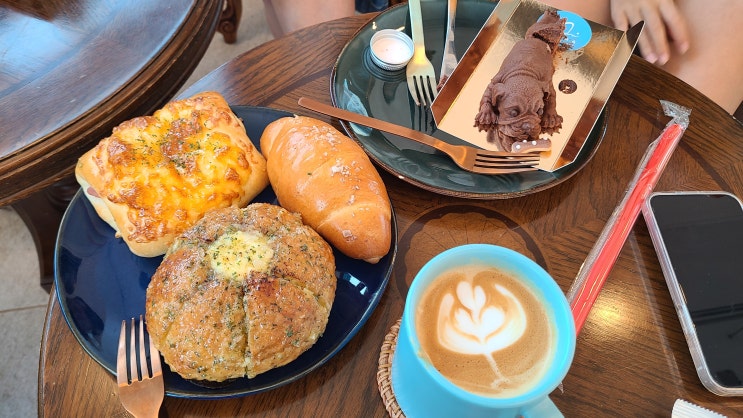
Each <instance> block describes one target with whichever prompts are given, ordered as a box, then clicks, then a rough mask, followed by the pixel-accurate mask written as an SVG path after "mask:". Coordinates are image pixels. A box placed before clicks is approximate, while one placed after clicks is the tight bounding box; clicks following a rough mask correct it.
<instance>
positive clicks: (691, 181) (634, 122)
mask: <svg viewBox="0 0 743 418" xmlns="http://www.w3.org/2000/svg"><path fill="white" fill-rule="evenodd" d="M371 17H372V15H361V16H355V17H351V18H347V19H341V20H336V21H332V22H329V23H327V24H322V25H320V26H314V27H311V28H307V29H304V30H301V31H298V32H296V33H293V34H291V35H289V36H287V37H284V38H281V39H278V40H274V41H271V42H268V43H266V44H264V45H262V46H260V47H258V48H256V49H253V50H251V51H248V52H246V53H245V54H243V55H241V56H239V57H237V58H235V59H234V60H232V61H230V62H229V63H227V64H225V65H224V66H222V67H220V68H218V69H217V70H215V71H214V72H212V73H210V74H209V75H207V76H206V77H204V78H203V79H202V80H200V81H198V82H197V83H196V84H194V85H193V86H192V87H191V88H189V90H188V91H186V92H184V93H183V95H184V96H187V95H191V94H194V93H196V92H199V91H203V90H216V91H219V92H221V93H222V94H223V95H224V96H225V97H226V99H227V101H228V102H229V103H230V104H233V105H254V106H267V107H273V108H278V109H283V110H289V111H294V112H296V113H299V114H305V115H311V116H314V117H317V118H319V119H323V120H327V121H330V122H331V123H333V124H335V125H336V126H337V127H339V128H340V125H339V123H338V121H337V120H331V119H330V118H326V117H323V116H320V115H318V114H313V113H312V112H309V111H307V110H305V109H302V108H300V107H299V106H298V105H297V99H298V98H299V97H301V96H307V97H312V98H315V99H317V100H321V101H324V102H326V103H330V97H329V85H330V76H331V72H332V68H333V65H334V64H335V60H336V58H337V57H338V55H339V53H340V51H341V49H342V48H343V47H344V45H345V44H346V42H347V41H348V40H349V39H350V38H351V37H352V36H353V35H354V33H355V32H356V31H357V30H358V29H359V28H360V27H361V26H362V25H363V24H364V23H366V22H367V21H368V20H369V19H370V18H371ZM659 99H664V100H669V101H672V102H675V103H678V104H680V105H683V106H686V107H689V108H691V109H692V113H691V121H690V126H689V128H688V130H687V132H686V133H685V135H684V137H683V139H682V142H681V144H680V145H679V147H678V149H677V150H676V152H675V154H674V156H673V158H672V159H671V161H670V163H669V165H668V167H667V169H666V172H665V173H664V174H663V176H662V177H661V180H660V183H659V185H658V187H657V188H656V189H657V190H727V191H730V192H732V193H735V194H737V195H738V196H743V126H741V124H740V123H739V122H737V121H736V120H735V119H733V118H731V117H730V115H728V114H727V113H725V112H724V111H723V110H722V109H720V108H719V107H717V106H716V105H714V104H713V103H712V102H711V101H710V100H708V99H706V98H705V97H703V96H702V95H701V94H699V93H698V92H696V91H695V90H694V89H692V88H691V87H689V86H688V85H686V84H684V83H683V82H681V81H679V80H677V79H675V78H673V77H671V76H670V75H668V74H666V73H664V72H662V71H661V70H659V69H657V68H656V67H654V66H652V65H650V64H648V63H646V62H645V61H643V60H641V59H639V58H637V57H633V58H632V59H631V61H630V62H629V65H628V66H627V68H626V71H625V72H624V74H623V75H622V77H621V79H620V80H619V83H618V85H617V88H616V90H615V91H614V93H613V94H612V96H611V99H610V101H609V103H608V107H607V120H608V127H607V132H606V135H605V138H604V140H603V142H602V144H601V146H600V147H599V149H598V151H597V152H596V154H595V156H594V157H593V159H592V160H591V161H590V162H589V163H588V164H587V165H586V167H585V168H584V169H582V170H581V171H579V172H578V173H577V174H576V175H575V176H573V177H572V178H570V179H569V180H567V181H565V182H563V183H561V184H559V185H557V186H555V187H553V188H550V189H548V190H545V191H542V192H539V193H536V194H532V195H528V196H525V197H520V198H516V199H506V200H493V201H480V200H477V201H474V200H466V199H460V198H455V197H447V196H442V195H438V194H434V193H431V192H427V191H424V190H422V189H418V188H415V187H414V186H411V185H409V184H408V183H406V182H404V181H402V180H400V179H398V178H396V177H395V176H392V175H389V174H387V173H383V179H384V181H385V183H386V185H387V188H388V191H389V194H390V197H391V200H392V204H393V207H394V209H395V211H396V214H397V222H398V230H399V242H398V245H399V253H398V256H397V260H396V263H395V266H394V271H393V274H392V277H391V279H390V282H389V286H388V287H387V289H386V292H385V294H384V296H383V297H382V300H381V302H380V303H379V305H378V307H377V308H376V310H375V312H374V313H373V315H372V316H371V318H370V320H369V321H368V322H367V323H366V325H365V326H364V327H363V328H362V329H361V331H360V332H359V333H358V334H357V335H356V336H355V337H353V339H351V341H350V342H349V343H348V345H347V346H346V347H345V348H343V349H342V350H341V351H340V352H339V353H338V354H337V355H336V356H335V357H333V358H332V359H331V360H330V361H329V362H328V363H327V364H325V365H324V366H323V367H321V368H320V369H318V370H316V371H315V372H313V373H311V374H309V375H308V376H306V377H304V378H303V379H301V380H299V381H296V382H294V383H291V384H288V385H285V386H282V387H279V388H278V389H275V390H271V391H268V392H265V393H261V394H258V395H253V396H248V397H242V398H234V399H226V400H219V401H197V400H187V399H177V398H170V397H168V398H167V399H165V402H164V405H163V409H162V411H161V416H168V417H181V416H261V417H264V416H265V417H268V416H277V417H278V416H282V417H285V416H289V417H295V416H321V417H341V416H343V417H382V416H385V415H386V414H387V413H386V410H385V408H384V405H383V403H382V400H381V397H380V394H379V392H378V389H377V383H376V372H377V361H378V356H379V352H380V346H381V345H382V343H383V340H384V337H385V335H386V334H387V333H388V331H389V329H390V327H391V326H392V325H393V324H394V323H395V321H397V319H398V318H400V316H401V314H402V310H403V304H404V298H405V295H406V292H407V288H408V285H409V283H410V281H411V280H412V278H413V276H414V275H415V274H416V272H417V271H418V269H419V268H420V267H421V266H422V265H423V264H424V263H425V262H426V261H427V260H429V259H430V258H431V257H433V256H434V255H436V254H438V253H439V252H441V251H443V250H445V249H447V248H450V247H453V246H456V245H460V244H465V243H474V242H485V243H495V244H498V245H502V246H506V247H510V248H513V249H515V250H518V251H520V252H522V253H524V254H526V255H527V256H529V257H531V258H533V259H534V260H536V261H537V262H538V263H539V264H541V265H542V266H543V267H544V268H545V269H546V270H547V271H548V272H549V273H550V274H551V275H552V276H553V277H554V278H555V280H556V281H557V282H558V284H559V285H560V286H561V287H562V289H563V290H565V291H567V289H568V288H569V287H570V285H571V283H572V281H573V278H574V277H575V275H576V273H577V272H578V269H579V268H580V266H581V263H582V262H583V260H584V259H585V257H586V255H587V253H588V251H589V250H590V248H591V247H592V246H593V244H594V242H595V240H596V239H597V237H598V235H599V233H600V232H601V230H602V228H603V227H604V224H605V223H606V221H607V219H608V218H609V216H610V215H611V213H612V211H613V210H614V207H615V206H616V205H617V204H618V203H619V202H620V200H621V199H622V196H623V194H624V192H625V190H626V188H627V185H628V183H629V182H630V180H631V179H632V177H633V175H634V172H635V169H636V167H637V165H638V163H639V162H640V159H641V158H642V155H643V153H644V152H645V150H646V148H647V146H648V144H649V143H650V142H651V141H652V140H654V139H655V138H657V136H658V135H659V133H660V132H661V130H662V129H663V127H664V126H665V124H666V123H667V121H668V118H667V117H666V116H664V115H663V112H662V109H661V107H660V104H659ZM677 398H684V399H686V400H688V401H691V402H694V403H697V404H700V405H703V406H706V407H708V408H710V409H713V410H715V411H717V412H720V413H724V414H726V415H728V416H741V414H742V411H743V399H741V398H723V397H719V396H716V395H713V394H712V393H710V392H709V391H707V390H706V389H705V388H704V387H703V386H702V384H701V383H700V381H699V378H698V377H697V374H696V371H695V369H694V365H693V363H692V359H691V356H690V354H689V350H688V347H687V345H686V341H685V339H684V336H683V334H682V331H681V327H680V325H679V321H678V319H677V317H676V313H675V310H674V307H673V303H672V301H671V298H670V295H669V292H668V289H667V287H666V284H665V281H664V278H663V275H662V273H661V269H660V266H659V264H658V261H657V258H656V254H655V251H654V250H653V247H652V244H651V241H650V238H649V235H648V232H647V229H646V226H645V223H644V221H643V220H642V219H639V220H638V222H637V223H636V225H635V226H634V228H633V230H632V233H631V234H630V236H629V239H628V241H627V243H626V245H625V246H624V247H623V251H622V253H621V255H620V257H619V259H618V261H617V263H616V265H615V267H614V268H613V270H612V272H611V275H610V276H609V278H608V280H607V283H606V285H605V287H604V289H603V292H602V293H601V295H600V296H599V298H598V300H597V302H596V305H595V306H594V308H593V310H592V312H591V314H590V315H589V317H588V319H587V322H586V324H585V326H584V327H583V330H582V332H581V334H580V335H579V338H578V343H577V350H576V354H575V359H574V362H573V365H572V368H571V370H570V372H569V373H568V376H567V378H566V379H565V380H564V382H563V387H562V389H561V390H560V389H558V390H556V391H555V392H554V393H553V394H552V399H553V401H554V402H555V404H556V405H557V406H558V407H559V408H560V409H561V410H562V411H563V413H564V414H565V416H568V417H603V416H621V417H625V416H642V417H649V416H653V417H667V416H670V412H671V408H672V406H673V403H674V401H675V400H676V399H677ZM39 412H40V415H41V416H48V417H61V416H125V412H124V410H123V408H122V407H121V405H120V403H119V401H118V398H117V393H116V385H115V380H114V377H113V376H111V375H109V374H108V373H107V372H105V371H104V369H103V368H101V367H99V366H98V365H97V364H96V363H95V362H94V361H93V360H92V359H91V358H90V357H89V356H88V355H87V354H86V353H85V352H84V351H83V350H82V349H81V347H80V345H79V344H78V343H77V341H76V340H75V338H74V337H73V335H72V333H71V332H70V330H69V328H68V327H67V324H66V323H65V321H64V318H63V316H62V314H61V311H60V307H59V304H58V302H57V299H56V293H52V295H51V298H50V303H49V311H48V316H47V322H46V326H45V329H44V338H43V342H42V352H41V367H40V375H39Z"/></svg>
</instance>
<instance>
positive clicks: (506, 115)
mask: <svg viewBox="0 0 743 418" xmlns="http://www.w3.org/2000/svg"><path fill="white" fill-rule="evenodd" d="M564 31H565V19H562V18H560V17H559V15H558V14H557V12H555V11H549V10H548V11H546V12H544V14H543V15H542V17H541V18H540V19H539V20H538V21H537V22H536V23H534V24H533V25H531V26H530V27H529V29H528V30H527V31H526V35H525V37H524V39H522V40H520V41H518V42H516V44H514V46H513V48H512V49H511V52H509V53H508V55H507V56H506V58H505V59H504V60H503V63H502V64H501V68H500V70H499V71H498V73H497V74H496V75H495V76H494V77H493V78H492V80H491V81H490V83H489V84H488V87H487V89H486V90H485V93H484V94H483V95H482V99H481V100H480V108H479V112H478V113H477V116H476V117H475V125H474V126H475V127H477V128H478V130H480V131H487V140H488V142H490V143H495V144H496V145H497V146H498V147H499V148H500V149H501V150H503V151H510V152H523V151H544V150H548V149H549V147H550V146H551V142H550V140H549V139H543V138H542V139H540V138H539V135H540V134H541V133H542V132H545V133H548V134H553V133H555V132H559V130H560V128H561V127H562V116H560V115H558V114H557V109H556V99H555V88H554V86H553V84H552V75H553V74H554V72H555V66H554V57H555V54H556V53H557V51H558V48H560V45H561V42H562V40H563V38H564V37H565V35H564Z"/></svg>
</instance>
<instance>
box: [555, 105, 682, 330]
mask: <svg viewBox="0 0 743 418" xmlns="http://www.w3.org/2000/svg"><path fill="white" fill-rule="evenodd" d="M661 104H662V105H663V107H664V110H665V111H666V115H669V116H673V117H674V119H673V120H671V122H669V124H668V125H667V126H666V128H665V129H664V130H663V132H661V135H660V136H659V137H658V138H657V139H656V140H655V141H653V142H652V143H651V144H650V145H649V146H648V149H647V151H645V156H644V157H643V160H642V162H641V163H640V165H639V166H638V168H637V171H636V173H635V177H634V179H633V180H632V182H631V183H630V185H629V188H628V190H627V192H626V193H625V196H624V199H622V201H621V202H620V203H619V205H618V206H617V207H616V209H614V213H612V216H611V218H609V221H608V222H607V223H606V226H605V227H604V230H603V231H602V232H601V235H600V236H599V239H598V241H596V244H595V245H594V246H593V248H592V249H591V252H590V253H588V256H587V257H586V261H585V262H584V263H583V266H582V267H581V269H580V271H579V272H578V275H577V276H576V278H575V281H574V282H573V285H572V286H571V288H570V291H569V292H568V295H567V298H568V301H569V302H570V307H571V309H572V311H573V319H574V320H575V329H576V333H579V332H580V330H581V328H582V327H583V323H584V322H585V321H586V317H588V313H589V311H590V310H591V307H593V304H594V302H595V301H596V298H598V295H599V292H600V291H601V288H602V287H603V285H604V282H605V281H606V278H607V277H608V276H609V272H610V271H611V268H612V266H613V265H614V263H615V262H616V260H617V257H619V253H620V252H621V250H622V247H623V246H624V243H625V241H626V240H627V237H628V236H629V233H630V231H631V230H632V227H633V225H634V224H635V221H636V220H637V217H638V215H639V213H640V210H641V208H642V204H643V202H644V201H645V199H647V197H648V196H649V195H650V193H651V192H652V191H653V188H655V185H656V184H657V183H658V178H660V175H661V173H662V172H663V169H664V168H665V167H666V164H667V163H668V160H669V159H670V158H671V154H672V153H673V150H674V149H676V145H678V143H679V141H680V139H681V136H682V135H683V134H684V131H685V130H686V127H687V126H688V123H689V122H688V116H689V112H690V111H689V110H688V109H686V108H683V107H681V106H678V105H675V104H673V103H670V102H663V101H662V102H661Z"/></svg>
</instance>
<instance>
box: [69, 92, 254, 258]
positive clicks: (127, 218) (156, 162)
mask: <svg viewBox="0 0 743 418" xmlns="http://www.w3.org/2000/svg"><path fill="white" fill-rule="evenodd" d="M75 176H76V178H77V181H78V183H80V185H81V187H82V189H83V192H84V194H85V197H86V198H87V199H88V200H89V201H90V202H91V204H92V205H93V207H94V208H95V210H96V212H97V213H98V215H99V216H100V217H101V219H103V220H104V221H105V222H107V223H108V224H109V225H110V226H111V227H112V228H113V229H114V230H115V231H116V235H117V236H119V237H121V238H123V240H124V241H125V242H126V244H127V245H128V246H129V249H130V250H131V251H132V252H133V253H134V254H136V255H139V256H143V257H154V256H158V255H162V254H164V253H165V251H166V250H167V248H168V246H169V245H170V244H171V243H172V242H173V240H174V239H175V237H176V236H177V235H178V234H179V233H181V232H182V231H184V230H185V229H187V228H188V227H190V226H191V225H193V224H194V223H195V222H196V221H197V220H198V219H200V218H201V216H203V214H204V213H205V212H207V211H208V210H210V209H215V208H220V207H227V206H240V207H242V206H245V205H246V204H247V203H248V202H249V201H250V200H252V199H253V198H254V197H255V196H256V195H257V194H258V193H260V192H261V191H262V190H263V189H264V188H265V187H266V186H267V185H268V175H267V173H266V160H265V158H264V157H263V155H261V153H260V152H259V151H258V150H257V148H256V147H255V146H254V145H253V143H252V142H251V141H250V139H249V138H248V136H247V134H246V132H245V127H244V126H243V123H242V121H240V119H239V118H238V117H237V116H236V115H235V114H234V113H233V112H232V110H231V109H230V107H229V105H228V104H227V102H226V101H225V100H224V98H223V97H222V96H221V95H220V94H219V93H216V92H204V93H200V94H198V95H195V96H193V97H191V98H188V99H184V100H178V101H173V102H170V103H168V104H166V105H165V106H164V107H163V108H162V109H159V110H157V111H156V112H154V114H153V115H152V116H142V117H137V118H134V119H131V120H128V121H125V122H123V123H121V124H120V125H119V126H117V127H116V128H114V129H113V132H112V134H111V136H109V137H107V138H104V139H103V140H101V141H100V142H99V143H98V144H97V145H96V146H95V147H94V148H93V149H91V150H90V151H88V152H86V153H85V154H84V155H83V156H82V157H80V159H79V160H78V163H77V166H76V168H75Z"/></svg>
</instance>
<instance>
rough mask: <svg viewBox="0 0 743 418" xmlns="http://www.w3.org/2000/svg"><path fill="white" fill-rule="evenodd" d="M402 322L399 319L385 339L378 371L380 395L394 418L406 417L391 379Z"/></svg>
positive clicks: (380, 353)
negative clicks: (393, 359) (396, 396)
mask: <svg viewBox="0 0 743 418" xmlns="http://www.w3.org/2000/svg"><path fill="white" fill-rule="evenodd" d="M400 321H401V320H399V319H398V320H397V322H395V324H394V325H392V327H391V328H390V332H389V333H388V334H387V335H385V337H384V342H383V343H382V349H381V350H380V351H379V368H378V369H377V386H378V387H379V394H380V395H382V401H383V402H384V407H385V408H387V412H388V413H389V414H390V416H391V417H392V418H403V417H405V414H403V412H402V410H401V409H400V405H398V404H397V398H395V392H394V391H393V390H392V379H391V377H390V372H391V370H392V356H393V354H395V347H396V346H397V334H398V333H399V332H400Z"/></svg>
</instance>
